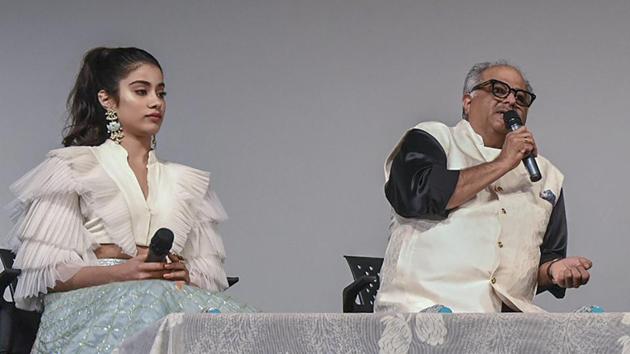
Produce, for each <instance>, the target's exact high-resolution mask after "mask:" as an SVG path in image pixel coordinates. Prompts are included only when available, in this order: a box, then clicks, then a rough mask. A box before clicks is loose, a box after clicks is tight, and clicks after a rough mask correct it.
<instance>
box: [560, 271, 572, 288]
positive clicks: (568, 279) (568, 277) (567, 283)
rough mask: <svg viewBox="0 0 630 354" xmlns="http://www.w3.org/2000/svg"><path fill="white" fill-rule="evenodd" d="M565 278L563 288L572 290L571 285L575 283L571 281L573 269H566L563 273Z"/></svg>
mask: <svg viewBox="0 0 630 354" xmlns="http://www.w3.org/2000/svg"><path fill="white" fill-rule="evenodd" d="M562 275H563V276H564V277H563V280H564V281H563V284H562V287H564V288H570V287H571V284H572V283H573V279H571V269H569V268H566V269H565V270H564V271H563V272H562Z"/></svg>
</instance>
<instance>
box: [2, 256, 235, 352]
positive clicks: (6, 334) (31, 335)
mask: <svg viewBox="0 0 630 354" xmlns="http://www.w3.org/2000/svg"><path fill="white" fill-rule="evenodd" d="M14 259H15V254H13V252H11V251H10V250H7V249H0V261H1V262H2V267H1V269H2V272H1V273H0V354H3V353H16V354H17V353H20V354H21V353H30V352H31V348H32V347H33V343H35V337H36V336H37V329H38V328H39V322H40V320H41V313H39V312H36V311H24V310H20V309H18V308H16V307H15V302H14V301H5V300H4V296H3V294H4V292H5V291H6V289H7V287H8V288H9V291H10V294H11V300H13V294H14V292H15V287H16V285H17V277H18V275H19V274H20V272H21V271H20V270H19V269H13V268H12V267H13V260H14ZM227 281H228V287H231V286H232V285H234V284H236V283H238V281H239V278H238V277H227Z"/></svg>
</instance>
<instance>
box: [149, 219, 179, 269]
mask: <svg viewBox="0 0 630 354" xmlns="http://www.w3.org/2000/svg"><path fill="white" fill-rule="evenodd" d="M173 239H174V235H173V231H171V230H169V229H167V228H164V227H163V228H161V229H159V230H157V231H156V232H155V235H153V238H152V239H151V244H150V245H149V254H148V255H147V260H146V261H145V262H166V256H167V255H168V252H169V251H170V250H171V247H173Z"/></svg>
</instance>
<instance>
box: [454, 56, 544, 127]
mask: <svg viewBox="0 0 630 354" xmlns="http://www.w3.org/2000/svg"><path fill="white" fill-rule="evenodd" d="M496 66H507V67H510V68H512V69H514V70H516V71H518V72H519V74H521V76H522V77H523V80H524V81H525V89H526V90H527V91H529V92H534V91H533V89H532V85H531V84H530V83H529V80H527V78H526V77H525V74H523V71H522V70H521V69H520V68H519V67H518V66H516V65H514V64H512V63H510V62H509V61H507V60H504V59H501V60H497V61H486V62H483V63H477V64H475V65H473V66H472V68H470V70H468V74H466V79H464V91H463V94H464V95H467V94H471V93H472V89H473V87H475V86H476V85H478V84H480V83H481V75H482V74H483V72H484V71H486V70H488V69H490V68H494V67H496ZM462 117H463V118H464V119H468V117H467V116H466V112H464V110H463V108H462Z"/></svg>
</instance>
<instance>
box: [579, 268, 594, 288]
mask: <svg viewBox="0 0 630 354" xmlns="http://www.w3.org/2000/svg"><path fill="white" fill-rule="evenodd" d="M577 270H578V271H579V272H580V275H581V276H582V284H583V285H584V284H586V283H588V280H589V279H590V278H591V275H590V274H589V273H588V271H587V270H586V269H584V267H581V266H580V267H577Z"/></svg>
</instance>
